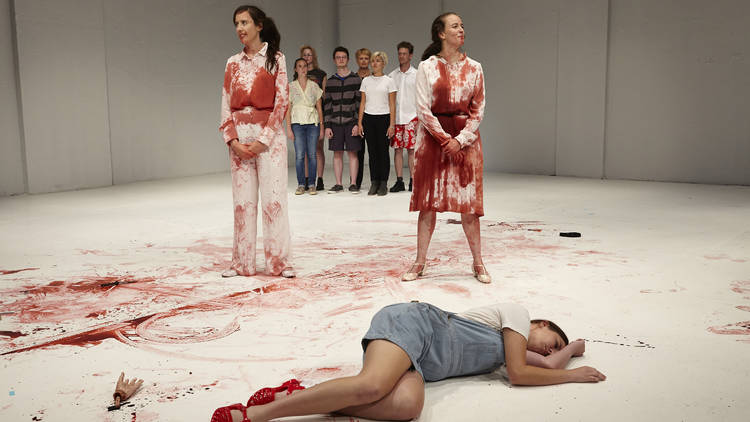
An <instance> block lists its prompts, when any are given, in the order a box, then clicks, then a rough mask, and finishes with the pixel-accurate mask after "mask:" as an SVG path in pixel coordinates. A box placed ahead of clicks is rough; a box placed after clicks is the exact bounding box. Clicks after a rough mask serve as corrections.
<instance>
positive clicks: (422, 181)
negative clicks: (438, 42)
mask: <svg viewBox="0 0 750 422" xmlns="http://www.w3.org/2000/svg"><path fill="white" fill-rule="evenodd" d="M416 96H417V117H418V118H419V128H418V131H417V142H416V147H415V153H414V177H413V180H414V191H413V192H412V196H411V203H410V204H409V211H438V212H444V211H451V212H458V213H466V214H475V215H477V216H482V215H484V206H483V194H482V167H483V164H484V158H483V156H482V139H481V138H480V136H479V123H480V122H481V121H482V116H483V115H484V74H483V73H482V65H481V64H479V62H476V61H474V60H472V59H470V58H468V57H466V55H464V57H463V58H462V59H461V60H459V61H458V62H456V63H453V64H449V63H448V62H447V61H446V60H445V59H443V58H440V57H437V56H432V57H430V58H429V59H427V60H425V61H423V62H422V63H420V64H419V69H418V70H417V86H416ZM451 138H455V139H456V140H457V141H458V142H459V144H461V150H460V151H459V152H458V153H457V154H455V155H454V156H453V157H449V156H448V155H447V154H445V153H444V152H443V146H444V145H445V144H447V143H448V141H449V140H450V139H451Z"/></svg>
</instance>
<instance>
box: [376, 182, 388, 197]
mask: <svg viewBox="0 0 750 422" xmlns="http://www.w3.org/2000/svg"><path fill="white" fill-rule="evenodd" d="M387 193H388V182H387V181H382V182H380V185H378V196H385V194H387Z"/></svg>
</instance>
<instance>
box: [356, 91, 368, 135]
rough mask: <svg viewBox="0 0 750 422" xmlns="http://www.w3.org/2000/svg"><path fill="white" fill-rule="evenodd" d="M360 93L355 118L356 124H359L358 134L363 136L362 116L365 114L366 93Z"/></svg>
mask: <svg viewBox="0 0 750 422" xmlns="http://www.w3.org/2000/svg"><path fill="white" fill-rule="evenodd" d="M360 93H361V94H362V100H360V102H359V118H358V119H357V126H359V136H365V130H364V129H363V128H362V116H364V114H365V101H366V98H367V95H365V93H364V92H360Z"/></svg>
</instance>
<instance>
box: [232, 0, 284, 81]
mask: <svg viewBox="0 0 750 422" xmlns="http://www.w3.org/2000/svg"><path fill="white" fill-rule="evenodd" d="M242 12H247V13H249V14H250V17H251V18H252V19H253V22H254V23H255V25H256V26H260V27H261V30H260V40H261V41H263V42H267V43H268V49H267V50H266V70H267V71H268V73H274V71H275V70H276V53H278V52H279V49H280V46H281V34H279V30H278V29H276V23H274V21H273V19H271V18H270V17H268V16H266V13H265V12H264V11H262V10H260V8H258V7H256V6H248V5H243V6H240V7H238V8H236V9H234V14H233V15H232V23H233V24H235V25H237V22H236V21H235V19H237V14H238V13H242Z"/></svg>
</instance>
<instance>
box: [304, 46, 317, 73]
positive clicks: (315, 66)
mask: <svg viewBox="0 0 750 422" xmlns="http://www.w3.org/2000/svg"><path fill="white" fill-rule="evenodd" d="M305 50H310V52H311V53H312V56H313V58H312V65H313V69H320V67H319V66H318V53H316V52H315V49H314V48H312V47H311V46H310V45H308V44H305V45H303V46H302V47H300V48H299V56H300V57H304V56H305Z"/></svg>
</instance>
